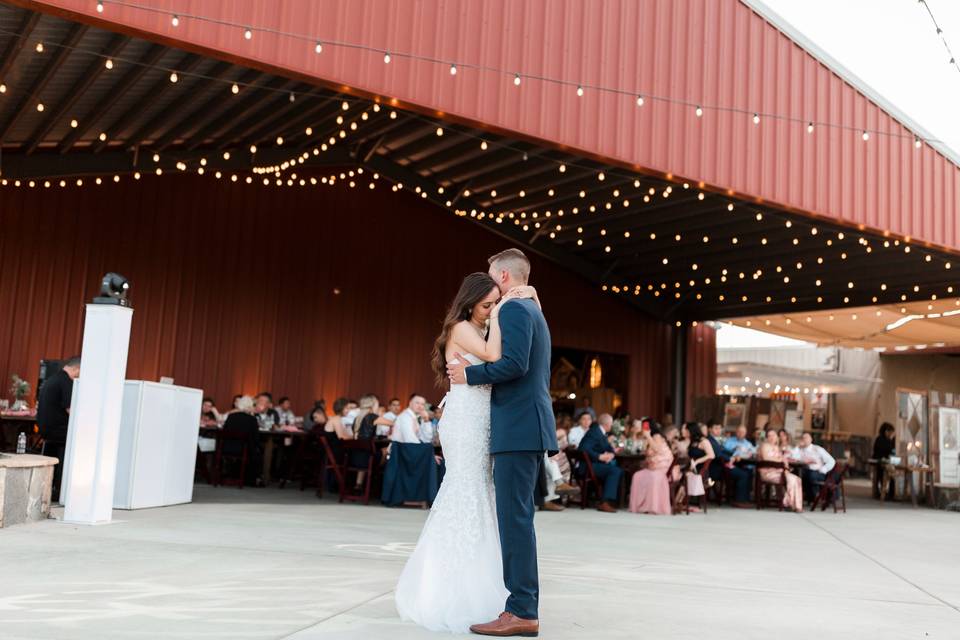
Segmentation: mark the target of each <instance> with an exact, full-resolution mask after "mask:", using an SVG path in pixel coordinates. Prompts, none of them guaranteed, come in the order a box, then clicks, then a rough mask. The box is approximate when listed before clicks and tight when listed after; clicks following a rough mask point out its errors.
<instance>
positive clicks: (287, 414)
mask: <svg viewBox="0 0 960 640" xmlns="http://www.w3.org/2000/svg"><path fill="white" fill-rule="evenodd" d="M290 407H291V404H290V398H288V397H287V396H283V397H282V398H280V402H279V404H277V408H276V409H275V411H276V413H277V425H280V426H291V427H292V426H294V425H296V423H297V416H296V415H295V414H294V413H293V409H291V408H290Z"/></svg>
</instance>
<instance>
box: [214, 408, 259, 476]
mask: <svg viewBox="0 0 960 640" xmlns="http://www.w3.org/2000/svg"><path fill="white" fill-rule="evenodd" d="M253 412H254V403H253V398H251V397H250V396H241V397H240V398H239V399H238V400H237V402H236V411H234V412H233V413H231V414H230V415H229V416H227V420H226V422H224V423H223V430H224V431H225V432H232V433H239V434H245V435H246V436H247V470H246V477H245V478H244V484H246V485H248V486H257V487H262V486H263V480H262V479H261V477H260V472H261V471H262V470H263V452H261V451H260V439H259V437H258V436H257V432H258V431H259V430H260V425H259V424H258V423H257V419H256V418H255V417H254V415H253ZM222 446H223V452H224V453H226V454H228V455H235V456H238V455H240V453H241V451H242V445H241V444H240V443H239V442H231V441H229V440H228V441H224V442H223V445H222Z"/></svg>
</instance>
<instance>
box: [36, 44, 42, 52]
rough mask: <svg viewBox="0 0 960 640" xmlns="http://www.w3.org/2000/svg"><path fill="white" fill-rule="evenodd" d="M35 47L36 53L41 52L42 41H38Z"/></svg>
mask: <svg viewBox="0 0 960 640" xmlns="http://www.w3.org/2000/svg"><path fill="white" fill-rule="evenodd" d="M36 49H37V53H43V43H42V42H38V43H37V47H36Z"/></svg>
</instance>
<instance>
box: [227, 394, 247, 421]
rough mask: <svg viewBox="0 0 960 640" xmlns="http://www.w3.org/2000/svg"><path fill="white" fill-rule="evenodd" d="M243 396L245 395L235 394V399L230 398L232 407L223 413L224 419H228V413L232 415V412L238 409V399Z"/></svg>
mask: <svg viewBox="0 0 960 640" xmlns="http://www.w3.org/2000/svg"><path fill="white" fill-rule="evenodd" d="M242 397H243V396H242V395H236V396H233V399H232V400H230V409H229V411H227V412H226V413H225V414H223V419H224V420H226V419H227V416H228V415H230V414H231V413H233V412H234V411H237V401H238V400H239V399H240V398H242Z"/></svg>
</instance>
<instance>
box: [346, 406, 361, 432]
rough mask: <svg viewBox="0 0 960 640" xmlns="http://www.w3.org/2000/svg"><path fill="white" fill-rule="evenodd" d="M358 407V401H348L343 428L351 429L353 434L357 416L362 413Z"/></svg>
mask: <svg viewBox="0 0 960 640" xmlns="http://www.w3.org/2000/svg"><path fill="white" fill-rule="evenodd" d="M358 406H359V405H358V403H357V401H356V400H348V401H347V409H346V413H345V414H344V415H343V426H345V427H346V428H347V429H349V430H350V432H351V433H353V422H354V421H355V420H356V419H357V414H358V413H360V409H359V408H358Z"/></svg>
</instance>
